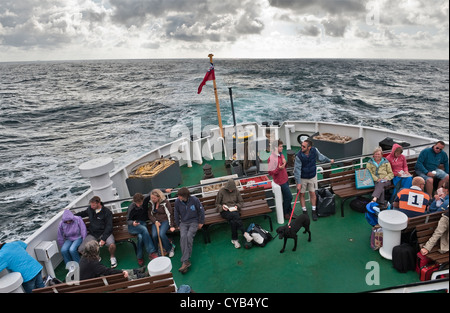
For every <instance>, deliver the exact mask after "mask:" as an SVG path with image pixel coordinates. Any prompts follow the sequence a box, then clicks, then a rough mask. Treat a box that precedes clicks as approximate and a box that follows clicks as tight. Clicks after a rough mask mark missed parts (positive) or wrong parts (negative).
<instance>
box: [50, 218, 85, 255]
mask: <svg viewBox="0 0 450 313" xmlns="http://www.w3.org/2000/svg"><path fill="white" fill-rule="evenodd" d="M86 236H87V230H86V224H84V222H83V219H82V218H81V217H79V216H75V215H73V213H72V212H71V211H70V210H64V213H63V215H62V218H61V222H60V223H59V226H58V236H57V240H56V241H57V243H58V245H59V246H60V247H61V248H60V249H61V250H60V251H61V254H62V256H63V258H64V263H66V264H67V263H69V262H70V261H75V262H77V263H79V262H80V254H79V252H78V247H79V246H80V245H81V243H82V242H83V240H84V238H86Z"/></svg>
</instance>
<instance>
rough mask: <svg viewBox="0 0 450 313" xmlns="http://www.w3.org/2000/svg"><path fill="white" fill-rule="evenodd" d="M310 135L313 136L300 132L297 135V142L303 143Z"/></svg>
mask: <svg viewBox="0 0 450 313" xmlns="http://www.w3.org/2000/svg"><path fill="white" fill-rule="evenodd" d="M309 137H311V136H310V135H307V134H300V135H298V136H297V142H298V143H299V144H300V145H302V142H303V141H305V140H306V139H308V138H309Z"/></svg>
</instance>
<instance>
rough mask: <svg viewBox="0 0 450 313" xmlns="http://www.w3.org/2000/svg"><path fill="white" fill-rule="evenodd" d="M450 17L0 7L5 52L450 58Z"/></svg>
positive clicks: (202, 1) (194, 0)
mask: <svg viewBox="0 0 450 313" xmlns="http://www.w3.org/2000/svg"><path fill="white" fill-rule="evenodd" d="M373 14H374V16H373V17H374V18H373V23H372V22H371V21H372V20H371V17H372V15H373ZM448 16H449V4H448V0H433V1H426V0H398V1H378V0H80V1H73V0H0V53H2V51H3V53H4V54H6V55H7V54H8V53H10V51H13V52H11V53H14V52H17V51H22V52H28V51H32V50H41V51H45V52H42V53H43V54H44V55H45V53H46V52H47V51H56V50H58V49H62V50H64V49H65V50H66V51H67V50H68V49H71V48H72V47H75V49H85V51H88V52H86V54H88V53H89V51H90V49H94V48H95V49H97V50H96V51H98V50H99V49H104V50H102V51H107V50H109V51H114V49H115V48H117V47H120V48H121V49H122V50H123V51H125V50H126V49H127V48H128V47H133V48H135V49H139V48H144V49H150V50H158V49H161V51H164V50H167V51H170V50H168V49H169V48H168V47H177V48H178V49H179V48H183V49H190V50H192V49H195V48H197V47H204V46H207V47H208V48H210V47H213V48H215V49H217V48H226V49H232V47H233V44H235V43H239V44H241V43H250V42H255V43H260V42H264V40H265V39H266V38H270V37H273V38H274V39H276V40H277V39H280V40H282V38H288V39H286V41H285V42H286V45H287V46H289V45H295V36H297V37H298V36H300V37H302V39H303V40H305V42H306V43H308V41H307V38H308V37H311V38H312V39H314V38H318V37H320V38H321V40H320V41H314V40H313V41H311V42H325V41H326V40H327V39H328V37H330V38H332V39H333V41H334V42H341V40H349V42H350V41H351V42H352V43H353V42H354V38H358V39H359V41H360V44H362V42H364V44H365V45H366V46H369V47H370V46H374V45H376V46H377V47H385V48H386V49H389V48H390V47H408V48H411V49H416V48H417V47H427V46H428V47H429V48H427V49H429V50H430V51H432V49H441V50H442V49H443V50H445V51H448V47H447V46H448V32H449V22H448ZM368 21H369V22H368ZM293 34H294V35H293ZM305 38H306V39H305ZM329 42H330V41H327V43H329ZM203 43H206V45H203ZM346 46H351V44H347V45H346ZM442 47H444V48H442ZM269 48H272V47H267V49H266V47H264V48H263V49H262V50H267V51H268V52H270V51H271V49H269ZM276 48H277V47H273V49H274V50H275V49H276ZM124 53H125V52H124Z"/></svg>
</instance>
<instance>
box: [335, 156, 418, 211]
mask: <svg viewBox="0 0 450 313" xmlns="http://www.w3.org/2000/svg"><path fill="white" fill-rule="evenodd" d="M416 161H417V157H412V158H409V159H407V164H408V171H409V172H410V173H411V174H414V172H415V170H414V167H415V164H416ZM358 168H359V166H357V168H352V169H350V170H345V171H342V172H336V173H330V178H329V182H330V187H331V190H332V191H333V193H334V194H335V195H337V196H338V197H339V198H341V216H342V217H344V204H345V202H346V201H347V200H349V199H351V198H353V197H356V196H362V195H366V194H369V193H372V192H373V191H374V188H368V189H356V184H355V170H356V169H358ZM394 187H395V186H394V185H392V184H391V185H390V186H389V187H388V189H393V188H394Z"/></svg>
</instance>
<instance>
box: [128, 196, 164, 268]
mask: <svg viewBox="0 0 450 313" xmlns="http://www.w3.org/2000/svg"><path fill="white" fill-rule="evenodd" d="M143 203H144V196H143V195H142V194H141V193H136V194H135V195H134V196H133V202H132V203H131V204H130V206H129V207H128V211H127V223H128V232H129V233H130V234H133V235H137V237H138V240H137V251H136V253H137V258H138V264H139V266H142V265H144V259H143V254H142V245H143V246H144V247H145V250H147V253H148V256H149V259H150V260H152V259H155V258H157V257H158V255H157V254H156V248H155V246H154V244H153V240H152V238H151V237H150V234H149V232H148V229H147V222H146V221H147V220H148V208H144V206H143Z"/></svg>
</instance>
